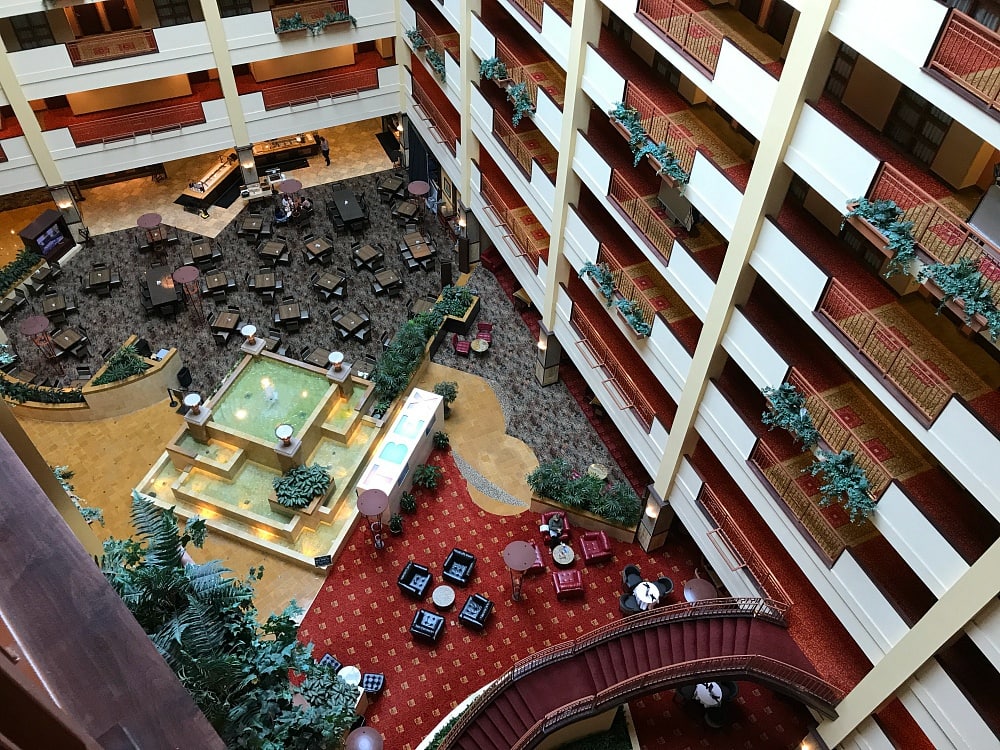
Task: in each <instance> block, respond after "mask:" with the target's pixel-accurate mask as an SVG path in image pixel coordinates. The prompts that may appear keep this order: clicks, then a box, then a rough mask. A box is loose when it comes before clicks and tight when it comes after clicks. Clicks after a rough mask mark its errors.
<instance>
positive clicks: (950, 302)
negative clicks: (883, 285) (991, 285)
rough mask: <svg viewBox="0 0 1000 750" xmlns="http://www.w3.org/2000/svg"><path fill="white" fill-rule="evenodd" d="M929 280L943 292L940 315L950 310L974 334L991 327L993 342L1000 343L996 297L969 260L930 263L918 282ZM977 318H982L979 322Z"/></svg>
mask: <svg viewBox="0 0 1000 750" xmlns="http://www.w3.org/2000/svg"><path fill="white" fill-rule="evenodd" d="M926 279H930V280H931V281H932V282H934V285H935V286H937V288H938V289H940V290H941V293H942V298H941V303H940V304H939V305H938V312H940V311H941V310H942V309H943V308H944V307H948V308H950V309H951V310H953V311H954V312H956V313H958V314H959V315H961V316H962V317H963V319H964V320H965V324H966V325H967V326H969V327H970V328H972V330H974V331H978V330H981V329H982V327H983V326H984V325H987V326H989V329H990V339H991V340H992V341H996V340H997V336H998V335H1000V311H998V310H997V307H996V304H995V303H994V302H993V297H992V296H991V295H990V292H989V290H988V289H985V288H984V287H983V284H982V281H983V274H982V273H981V272H980V271H979V268H978V267H977V266H976V264H975V263H974V262H973V261H972V260H970V259H969V258H962V259H961V260H960V261H958V262H957V263H951V264H948V265H946V264H944V263H931V264H929V265H926V266H924V267H923V268H921V269H920V273H918V274H917V281H924V280H926ZM977 316H979V317H978V318H977Z"/></svg>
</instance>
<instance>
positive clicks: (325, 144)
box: [319, 135, 330, 167]
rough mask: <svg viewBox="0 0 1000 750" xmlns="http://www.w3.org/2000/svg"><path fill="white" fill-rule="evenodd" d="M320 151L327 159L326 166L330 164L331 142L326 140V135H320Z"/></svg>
mask: <svg viewBox="0 0 1000 750" xmlns="http://www.w3.org/2000/svg"><path fill="white" fill-rule="evenodd" d="M319 152H320V153H321V154H323V158H324V159H326V166H328V167H329V166H330V142H329V141H327V140H326V136H323V135H321V136H320V137H319Z"/></svg>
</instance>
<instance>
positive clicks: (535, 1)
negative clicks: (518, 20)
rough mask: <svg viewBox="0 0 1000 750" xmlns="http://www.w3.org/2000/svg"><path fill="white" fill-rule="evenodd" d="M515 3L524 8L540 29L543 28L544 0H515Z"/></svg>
mask: <svg viewBox="0 0 1000 750" xmlns="http://www.w3.org/2000/svg"><path fill="white" fill-rule="evenodd" d="M514 5H516V6H517V7H518V8H520V9H521V10H523V11H524V13H525V15H527V16H528V18H530V19H531V20H532V21H534V22H535V25H536V26H538V28H539V29H541V28H542V0H514Z"/></svg>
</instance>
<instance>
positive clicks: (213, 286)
mask: <svg viewBox="0 0 1000 750" xmlns="http://www.w3.org/2000/svg"><path fill="white" fill-rule="evenodd" d="M228 283H229V281H228V279H226V274H224V273H210V274H208V275H206V276H205V288H206V289H207V290H208V292H209V294H211V293H212V292H215V291H218V290H219V289H225V288H226V284H228Z"/></svg>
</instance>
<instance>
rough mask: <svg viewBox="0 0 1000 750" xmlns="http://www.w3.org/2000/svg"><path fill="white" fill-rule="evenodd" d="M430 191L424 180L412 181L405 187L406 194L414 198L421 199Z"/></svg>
mask: <svg viewBox="0 0 1000 750" xmlns="http://www.w3.org/2000/svg"><path fill="white" fill-rule="evenodd" d="M430 191H431V186H430V185H429V184H428V183H427V181H426V180H414V181H413V182H411V183H410V184H409V185H407V186H406V192H408V193H409V194H410V195H412V196H413V197H414V198H423V197H424V196H425V195H427V194H428V193H429V192H430Z"/></svg>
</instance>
